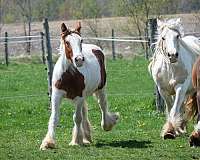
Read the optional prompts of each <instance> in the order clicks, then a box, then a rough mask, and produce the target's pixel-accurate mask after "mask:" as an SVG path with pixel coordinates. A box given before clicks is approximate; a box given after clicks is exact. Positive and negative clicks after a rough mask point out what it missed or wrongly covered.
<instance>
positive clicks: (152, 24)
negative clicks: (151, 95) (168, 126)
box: [148, 18, 165, 112]
mask: <svg viewBox="0 0 200 160" xmlns="http://www.w3.org/2000/svg"><path fill="white" fill-rule="evenodd" d="M148 26H149V36H148V37H149V41H150V44H149V45H150V46H149V47H150V51H151V53H153V52H154V50H155V42H156V32H157V19H156V18H153V19H149V21H148ZM151 56H152V55H151ZM155 95H156V109H157V110H158V111H159V112H164V110H165V104H164V100H163V98H162V97H161V95H160V93H159V91H158V87H157V86H156V85H155Z"/></svg>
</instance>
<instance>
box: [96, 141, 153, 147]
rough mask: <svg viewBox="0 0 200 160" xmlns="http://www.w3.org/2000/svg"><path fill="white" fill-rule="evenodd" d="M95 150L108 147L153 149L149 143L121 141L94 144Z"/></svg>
mask: <svg viewBox="0 0 200 160" xmlns="http://www.w3.org/2000/svg"><path fill="white" fill-rule="evenodd" d="M95 146H96V147H97V148H100V147H104V146H110V147H121V148H148V147H153V146H152V145H151V141H137V140H124V141H123V140H122V141H113V142H105V141H99V142H97V143H96V144H95Z"/></svg>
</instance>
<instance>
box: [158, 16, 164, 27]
mask: <svg viewBox="0 0 200 160" xmlns="http://www.w3.org/2000/svg"><path fill="white" fill-rule="evenodd" d="M162 24H163V21H162V20H161V19H160V18H157V25H158V27H160V26H161V25H162Z"/></svg>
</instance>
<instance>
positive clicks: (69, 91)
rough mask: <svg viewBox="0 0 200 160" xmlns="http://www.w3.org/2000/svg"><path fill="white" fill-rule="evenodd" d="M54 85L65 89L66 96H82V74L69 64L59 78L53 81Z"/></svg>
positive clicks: (71, 97) (83, 86) (70, 97)
mask: <svg viewBox="0 0 200 160" xmlns="http://www.w3.org/2000/svg"><path fill="white" fill-rule="evenodd" d="M55 87H56V88H58V89H61V90H64V91H66V95H65V96H66V98H69V99H74V98H75V97H77V96H79V97H82V93H83V90H84V88H85V83H84V76H83V75H82V74H81V73H80V72H79V71H78V70H77V68H75V67H73V66H71V67H69V69H68V70H67V71H66V72H64V73H63V74H62V76H61V79H59V80H58V81H57V82H56V83H55Z"/></svg>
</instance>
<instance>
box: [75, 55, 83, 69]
mask: <svg viewBox="0 0 200 160" xmlns="http://www.w3.org/2000/svg"><path fill="white" fill-rule="evenodd" d="M84 61H85V58H84V57H82V56H78V57H76V58H75V64H76V66H77V67H81V66H82V65H83V62H84Z"/></svg>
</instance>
